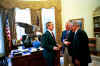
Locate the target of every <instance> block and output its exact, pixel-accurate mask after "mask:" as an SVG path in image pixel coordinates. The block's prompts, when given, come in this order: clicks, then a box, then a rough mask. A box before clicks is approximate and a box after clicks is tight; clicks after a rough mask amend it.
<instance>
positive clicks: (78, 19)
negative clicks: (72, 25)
mask: <svg viewBox="0 0 100 66" xmlns="http://www.w3.org/2000/svg"><path fill="white" fill-rule="evenodd" d="M70 21H71V22H78V23H79V24H80V28H81V29H82V30H84V19H83V18H75V19H70Z"/></svg>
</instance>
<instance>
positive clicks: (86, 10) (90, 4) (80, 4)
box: [61, 0, 100, 37]
mask: <svg viewBox="0 0 100 66" xmlns="http://www.w3.org/2000/svg"><path fill="white" fill-rule="evenodd" d="M61 1H62V24H63V26H62V28H63V29H62V30H64V27H65V22H66V21H67V20H68V19H75V18H76V19H77V18H84V30H85V31H86V32H87V34H88V37H94V26H93V11H94V10H95V9H96V8H97V7H98V6H100V0H61Z"/></svg>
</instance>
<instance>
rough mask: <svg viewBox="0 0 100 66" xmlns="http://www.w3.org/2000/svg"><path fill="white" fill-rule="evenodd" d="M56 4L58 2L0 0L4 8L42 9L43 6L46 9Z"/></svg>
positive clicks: (49, 0)
mask: <svg viewBox="0 0 100 66" xmlns="http://www.w3.org/2000/svg"><path fill="white" fill-rule="evenodd" d="M56 2H57V0H0V6H2V7H3V8H15V7H19V8H33V7H40V8H41V7H42V6H44V7H46V6H48V5H49V6H55V5H56ZM5 4H6V5H5ZM41 5H42V6H41Z"/></svg>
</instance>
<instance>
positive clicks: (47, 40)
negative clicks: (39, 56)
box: [41, 31, 56, 58]
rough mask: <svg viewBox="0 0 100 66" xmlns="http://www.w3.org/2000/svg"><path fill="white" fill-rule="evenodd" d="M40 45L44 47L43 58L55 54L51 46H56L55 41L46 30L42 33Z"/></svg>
mask: <svg viewBox="0 0 100 66" xmlns="http://www.w3.org/2000/svg"><path fill="white" fill-rule="evenodd" d="M41 45H42V47H43V48H44V52H43V55H44V57H45V58H53V57H54V56H55V55H56V53H55V51H54V50H53V47H54V46H56V41H55V39H53V37H52V35H51V33H50V32H49V31H46V32H45V33H44V34H43V35H42V39H41Z"/></svg>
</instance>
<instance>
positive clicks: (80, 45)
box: [71, 29, 91, 63]
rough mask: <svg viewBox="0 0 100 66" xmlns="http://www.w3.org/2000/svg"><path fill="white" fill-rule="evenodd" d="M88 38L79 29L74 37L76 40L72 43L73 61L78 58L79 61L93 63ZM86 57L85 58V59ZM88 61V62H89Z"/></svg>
mask: <svg viewBox="0 0 100 66" xmlns="http://www.w3.org/2000/svg"><path fill="white" fill-rule="evenodd" d="M88 43H89V41H88V36H87V34H86V33H85V32H84V31H83V30H81V29H79V30H78V31H77V32H76V34H75V35H74V39H73V41H72V45H71V46H72V57H73V60H74V59H75V58H77V59H78V60H80V59H82V60H86V61H84V63H85V62H86V63H88V62H90V61H91V58H90V52H89V47H88ZM83 56H84V57H83ZM87 59H88V62H87Z"/></svg>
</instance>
